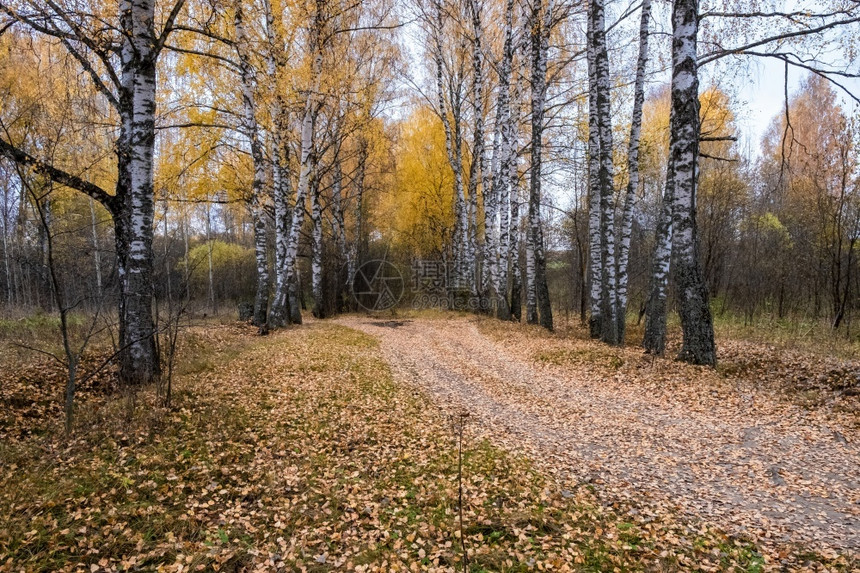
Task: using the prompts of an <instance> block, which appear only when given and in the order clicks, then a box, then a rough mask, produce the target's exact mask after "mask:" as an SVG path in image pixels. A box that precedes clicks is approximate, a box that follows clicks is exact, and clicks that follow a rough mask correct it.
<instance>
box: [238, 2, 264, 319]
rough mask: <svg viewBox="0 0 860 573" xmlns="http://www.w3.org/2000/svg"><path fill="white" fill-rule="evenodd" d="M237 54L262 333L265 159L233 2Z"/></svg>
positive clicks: (251, 71) (244, 33) (252, 77)
mask: <svg viewBox="0 0 860 573" xmlns="http://www.w3.org/2000/svg"><path fill="white" fill-rule="evenodd" d="M235 26H236V52H237V54H238V56H239V74H240V76H241V77H240V79H241V90H242V128H243V130H244V131H245V135H246V136H247V137H248V140H249V143H250V146H251V160H252V162H253V164H254V176H253V181H252V182H251V200H250V210H251V220H252V221H253V224H254V258H255V260H256V263H257V292H256V295H255V297H254V319H253V324H254V325H255V326H258V327H260V329H261V331H262V332H264V331H265V330H266V328H267V326H268V325H267V319H268V312H269V258H268V244H267V233H266V213H265V209H264V206H263V201H264V197H263V192H264V190H263V187H264V185H265V180H266V163H265V161H266V159H265V156H264V154H263V145H262V142H261V141H260V129H259V126H258V124H257V118H256V109H257V106H256V100H255V94H254V91H255V89H256V83H257V82H256V78H255V73H254V68H253V65H252V64H251V60H250V52H251V47H250V45H249V41H248V35H247V31H246V30H245V22H244V14H243V12H242V3H241V2H240V1H237V2H236V14H235Z"/></svg>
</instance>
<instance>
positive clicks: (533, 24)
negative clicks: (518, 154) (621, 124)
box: [526, 0, 553, 330]
mask: <svg viewBox="0 0 860 573" xmlns="http://www.w3.org/2000/svg"><path fill="white" fill-rule="evenodd" d="M552 18H553V0H548V2H547V4H546V6H544V5H543V2H542V1H541V0H534V3H533V5H532V11H531V21H530V22H529V25H530V28H531V85H532V101H531V128H532V134H531V171H530V179H529V212H528V229H529V232H528V239H527V240H528V245H527V247H526V248H527V252H528V253H530V257H529V256H528V255H527V260H528V261H529V262H528V263H527V264H528V266H529V268H530V269H531V272H530V273H529V276H530V281H529V283H530V284H529V286H528V288H529V291H531V290H532V288H534V308H533V309H532V312H533V310H536V311H537V313H536V314H531V313H530V314H531V315H530V316H528V317H527V318H528V319H529V322H535V323H539V324H540V325H541V326H543V327H544V328H546V329H548V330H552V328H553V321H552V306H551V304H550V300H549V286H548V285H547V280H546V255H545V253H544V244H543V225H542V221H541V210H540V208H541V161H542V151H543V127H544V112H545V105H546V92H547V80H546V68H547V52H548V51H549V35H550V29H551V26H552ZM529 296H530V297H531V296H532V295H531V293H530V294H529ZM531 308H532V307H531V305H530V309H531Z"/></svg>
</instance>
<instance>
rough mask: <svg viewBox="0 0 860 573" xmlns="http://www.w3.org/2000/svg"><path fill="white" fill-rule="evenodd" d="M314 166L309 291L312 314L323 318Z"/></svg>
mask: <svg viewBox="0 0 860 573" xmlns="http://www.w3.org/2000/svg"><path fill="white" fill-rule="evenodd" d="M316 171H317V170H316V168H314V170H313V176H312V177H311V184H310V186H311V189H310V198H311V223H312V224H313V230H312V232H311V293H312V295H313V299H314V306H313V310H312V312H313V315H314V317H315V318H325V316H326V312H325V302H324V301H323V248H324V245H323V221H322V203H321V202H320V185H319V179H318V177H317V173H316Z"/></svg>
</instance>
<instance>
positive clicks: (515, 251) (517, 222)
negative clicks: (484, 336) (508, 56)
mask: <svg viewBox="0 0 860 573" xmlns="http://www.w3.org/2000/svg"><path fill="white" fill-rule="evenodd" d="M524 83H525V82H524V81H523V77H522V73H518V74H517V79H516V81H515V82H514V94H513V100H512V102H511V119H510V125H511V127H510V134H511V155H510V158H509V159H510V162H509V163H508V182H509V184H510V190H511V230H510V246H509V247H508V253H507V255H508V265H509V266H510V269H511V318H512V319H513V320H515V321H516V322H520V321H521V320H522V306H523V305H522V290H523V289H522V285H523V280H522V269H521V267H520V245H521V244H522V243H523V241H522V237H523V229H522V227H523V225H522V216H521V213H522V208H521V205H522V201H521V189H520V182H519V136H520V134H519V125H520V111H521V105H522V87H523V84H524Z"/></svg>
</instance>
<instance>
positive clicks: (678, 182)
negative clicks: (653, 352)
mask: <svg viewBox="0 0 860 573" xmlns="http://www.w3.org/2000/svg"><path fill="white" fill-rule="evenodd" d="M698 27H699V3H698V0H675V4H674V6H673V9H672V30H673V41H672V110H671V119H670V122H669V123H670V128H669V154H670V155H671V161H672V162H673V169H672V171H673V179H674V183H673V186H672V187H673V193H674V197H673V209H672V226H673V232H674V236H673V243H674V244H673V248H672V257H673V264H674V274H675V283H676V284H677V285H678V299H679V300H678V302H679V309H680V314H681V327H682V329H683V331H684V340H683V345H682V348H681V353H680V355H679V358H680V359H681V360H684V361H687V362H692V363H694V364H705V365H709V366H714V365H715V364H716V362H717V356H716V347H715V345H714V325H713V320H712V318H711V309H710V307H709V305H708V290H707V287H706V285H705V282H704V279H703V277H702V269H701V265H700V262H699V253H698V237H697V229H696V184H697V177H698V171H699V170H698V159H699V79H698V73H697V69H696V40H697V38H696V36H697V33H698Z"/></svg>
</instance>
